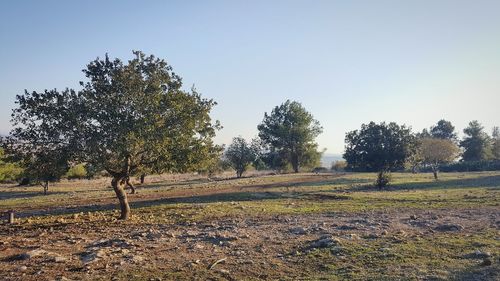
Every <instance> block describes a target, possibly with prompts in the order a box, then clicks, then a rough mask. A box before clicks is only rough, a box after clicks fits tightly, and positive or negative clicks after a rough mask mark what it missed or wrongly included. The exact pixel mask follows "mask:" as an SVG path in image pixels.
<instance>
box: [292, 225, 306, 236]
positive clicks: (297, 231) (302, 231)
mask: <svg viewBox="0 0 500 281" xmlns="http://www.w3.org/2000/svg"><path fill="white" fill-rule="evenodd" d="M290 233H293V234H295V235H304V234H307V230H306V229H305V228H303V227H294V228H292V229H290Z"/></svg>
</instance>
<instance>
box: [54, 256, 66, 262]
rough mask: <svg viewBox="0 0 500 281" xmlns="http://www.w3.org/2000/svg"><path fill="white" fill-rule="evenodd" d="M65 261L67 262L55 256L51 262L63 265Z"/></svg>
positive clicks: (63, 258)
mask: <svg viewBox="0 0 500 281" xmlns="http://www.w3.org/2000/svg"><path fill="white" fill-rule="evenodd" d="M67 260H68V259H67V258H65V257H61V256H55V257H54V258H52V261H53V262H56V263H63V262H66V261H67Z"/></svg>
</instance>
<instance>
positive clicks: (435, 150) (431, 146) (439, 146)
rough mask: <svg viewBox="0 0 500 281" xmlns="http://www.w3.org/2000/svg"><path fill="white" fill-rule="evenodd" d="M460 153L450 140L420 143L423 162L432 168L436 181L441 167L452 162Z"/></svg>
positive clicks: (429, 140)
mask: <svg viewBox="0 0 500 281" xmlns="http://www.w3.org/2000/svg"><path fill="white" fill-rule="evenodd" d="M459 153H460V149H459V148H458V146H457V145H456V144H455V143H454V142H453V141H452V140H450V139H439V138H425V139H422V140H421V141H420V154H421V155H422V162H423V163H424V164H425V165H427V166H429V167H431V169H432V171H433V173H434V177H435V178H436V179H437V178H438V176H437V173H438V171H439V166H440V165H442V164H446V163H450V162H452V161H453V160H455V159H456V158H457V157H458V155H459Z"/></svg>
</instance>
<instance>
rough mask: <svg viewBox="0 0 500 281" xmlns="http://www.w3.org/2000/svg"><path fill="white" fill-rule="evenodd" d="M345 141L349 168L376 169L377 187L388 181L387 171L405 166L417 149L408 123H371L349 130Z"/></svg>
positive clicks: (345, 154) (360, 169)
mask: <svg viewBox="0 0 500 281" xmlns="http://www.w3.org/2000/svg"><path fill="white" fill-rule="evenodd" d="M345 142H346V146H345V152H344V155H343V157H344V159H345V160H346V161H347V165H348V168H349V169H352V170H357V171H370V172H377V173H378V176H377V186H378V187H379V188H382V187H383V186H384V185H386V184H387V183H388V178H387V175H386V173H387V172H390V171H391V170H395V169H400V168H403V166H404V164H405V162H406V160H407V159H408V157H409V156H410V155H411V154H412V152H413V151H414V146H415V137H414V136H413V135H412V133H411V129H410V128H408V127H406V126H405V125H402V126H400V125H398V124H396V123H393V122H391V123H388V124H386V123H385V122H382V123H380V124H376V123H375V122H370V123H369V124H363V125H361V129H360V130H354V131H351V132H348V133H347V134H346V138H345Z"/></svg>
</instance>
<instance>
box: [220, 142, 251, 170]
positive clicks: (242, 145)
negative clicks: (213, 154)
mask: <svg viewBox="0 0 500 281" xmlns="http://www.w3.org/2000/svg"><path fill="white" fill-rule="evenodd" d="M224 157H225V159H227V161H228V162H229V163H230V165H231V167H232V168H233V169H234V170H235V171H236V177H238V178H241V176H242V175H243V173H244V172H245V171H246V170H247V168H248V166H250V164H252V163H254V162H255V160H256V158H257V149H256V147H255V146H254V145H252V144H251V143H248V142H247V141H246V140H245V139H244V138H242V137H235V138H233V142H232V143H231V144H230V145H229V146H228V148H227V150H226V151H225V153H224Z"/></svg>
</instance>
